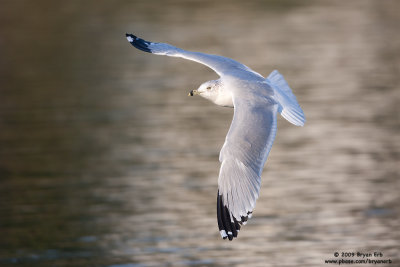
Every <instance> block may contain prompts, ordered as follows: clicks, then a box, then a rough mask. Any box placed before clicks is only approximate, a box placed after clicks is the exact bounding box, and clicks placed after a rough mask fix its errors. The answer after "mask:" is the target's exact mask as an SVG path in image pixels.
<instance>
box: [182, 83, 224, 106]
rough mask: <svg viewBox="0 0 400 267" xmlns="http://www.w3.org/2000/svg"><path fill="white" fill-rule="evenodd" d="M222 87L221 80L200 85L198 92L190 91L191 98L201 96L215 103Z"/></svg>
mask: <svg viewBox="0 0 400 267" xmlns="http://www.w3.org/2000/svg"><path fill="white" fill-rule="evenodd" d="M220 86H221V82H220V80H212V81H208V82H205V83H203V84H202V85H200V87H199V88H198V89H197V90H192V91H190V93H189V96H194V95H200V96H202V97H204V98H206V99H209V100H211V101H213V100H215V98H216V97H217V96H218V90H219V88H220Z"/></svg>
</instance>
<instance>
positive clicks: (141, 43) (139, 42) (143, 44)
mask: <svg viewBox="0 0 400 267" xmlns="http://www.w3.org/2000/svg"><path fill="white" fill-rule="evenodd" d="M125 36H126V39H128V42H130V43H131V45H133V46H134V47H136V48H137V49H139V50H142V51H144V52H148V53H151V49H150V48H149V45H150V44H151V43H150V42H147V41H145V40H143V39H140V38H138V37H137V36H135V35H133V34H131V33H125Z"/></svg>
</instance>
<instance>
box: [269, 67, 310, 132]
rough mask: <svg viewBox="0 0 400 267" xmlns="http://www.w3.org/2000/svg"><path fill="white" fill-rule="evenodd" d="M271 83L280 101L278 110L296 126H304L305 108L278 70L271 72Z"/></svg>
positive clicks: (276, 97)
mask: <svg viewBox="0 0 400 267" xmlns="http://www.w3.org/2000/svg"><path fill="white" fill-rule="evenodd" d="M267 81H269V83H270V85H271V86H272V88H273V89H274V91H275V99H276V100H277V102H278V105H279V108H278V111H279V113H281V115H282V117H284V118H285V119H286V120H288V121H289V122H290V123H293V124H294V125H296V126H303V125H304V123H305V122H306V118H305V116H304V113H303V110H302V109H301V107H300V105H299V103H297V99H296V96H295V95H294V94H293V92H292V89H290V87H289V85H288V84H287V82H286V81H285V78H283V76H282V74H280V73H279V72H278V71H277V70H274V71H273V72H271V74H270V75H269V76H268V77H267Z"/></svg>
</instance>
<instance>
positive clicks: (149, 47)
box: [126, 33, 262, 78]
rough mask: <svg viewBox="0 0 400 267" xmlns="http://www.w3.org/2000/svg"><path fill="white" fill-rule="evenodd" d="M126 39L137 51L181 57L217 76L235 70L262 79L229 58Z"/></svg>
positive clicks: (130, 37)
mask: <svg viewBox="0 0 400 267" xmlns="http://www.w3.org/2000/svg"><path fill="white" fill-rule="evenodd" d="M126 38H127V39H128V41H129V42H130V43H131V44H132V45H133V46H134V47H136V48H137V49H140V50H142V51H145V52H148V53H152V54H156V55H166V56H171V57H181V58H185V59H188V60H192V61H196V62H198V63H201V64H204V65H206V66H207V67H209V68H211V69H212V70H214V71H215V72H216V73H217V74H218V75H219V76H223V75H224V74H229V75H232V74H233V73H235V70H236V71H241V72H243V71H245V72H248V73H251V74H253V75H256V76H258V77H259V78H262V76H261V75H260V74H258V73H257V72H254V71H253V70H251V69H250V68H248V67H247V66H245V65H243V64H242V63H240V62H237V61H235V60H233V59H231V58H227V57H222V56H217V55H209V54H204V53H200V52H191V51H186V50H183V49H181V48H178V47H175V46H172V45H169V44H165V43H153V42H148V41H145V40H143V39H141V38H138V37H136V36H135V35H133V34H128V33H127V34H126Z"/></svg>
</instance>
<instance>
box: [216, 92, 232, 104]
mask: <svg viewBox="0 0 400 267" xmlns="http://www.w3.org/2000/svg"><path fill="white" fill-rule="evenodd" d="M213 102H214V103H215V104H216V105H218V106H223V107H229V108H233V99H232V93H231V92H230V91H228V90H219V92H218V95H217V98H216V99H215V100H214V101H213Z"/></svg>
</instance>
